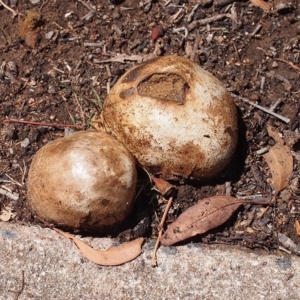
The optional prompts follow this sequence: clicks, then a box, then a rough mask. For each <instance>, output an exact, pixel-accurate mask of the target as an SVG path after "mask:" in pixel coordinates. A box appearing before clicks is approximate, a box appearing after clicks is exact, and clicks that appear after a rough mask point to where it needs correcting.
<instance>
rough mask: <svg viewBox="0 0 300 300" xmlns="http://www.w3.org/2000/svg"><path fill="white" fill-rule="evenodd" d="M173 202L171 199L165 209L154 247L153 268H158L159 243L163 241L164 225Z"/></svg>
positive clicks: (171, 198)
mask: <svg viewBox="0 0 300 300" xmlns="http://www.w3.org/2000/svg"><path fill="white" fill-rule="evenodd" d="M172 201H173V197H170V199H169V201H168V203H167V206H166V208H165V211H164V214H163V216H162V218H161V221H160V223H159V227H160V228H159V232H158V237H157V240H156V243H155V247H154V250H153V253H152V260H151V266H152V267H156V266H157V261H156V252H157V249H158V247H159V243H160V240H161V237H162V233H163V225H164V223H165V220H166V217H167V214H168V211H169V209H170V207H171V204H172Z"/></svg>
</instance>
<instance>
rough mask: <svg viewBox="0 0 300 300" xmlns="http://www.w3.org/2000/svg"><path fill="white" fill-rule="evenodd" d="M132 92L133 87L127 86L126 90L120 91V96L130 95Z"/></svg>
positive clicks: (123, 97)
mask: <svg viewBox="0 0 300 300" xmlns="http://www.w3.org/2000/svg"><path fill="white" fill-rule="evenodd" d="M133 94H134V88H129V89H127V90H124V91H122V92H121V93H120V95H119V96H120V98H122V99H125V98H127V97H130V96H132V95H133Z"/></svg>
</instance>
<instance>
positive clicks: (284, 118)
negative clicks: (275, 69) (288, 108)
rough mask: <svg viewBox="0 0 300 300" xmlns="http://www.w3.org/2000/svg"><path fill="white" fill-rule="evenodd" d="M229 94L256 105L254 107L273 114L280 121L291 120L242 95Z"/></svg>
mask: <svg viewBox="0 0 300 300" xmlns="http://www.w3.org/2000/svg"><path fill="white" fill-rule="evenodd" d="M231 95H232V96H233V97H235V98H237V99H239V100H242V101H243V102H246V103H248V104H250V105H252V106H254V107H256V108H258V109H260V110H262V111H263V112H265V113H268V114H270V115H272V116H274V117H276V118H278V119H280V120H281V121H283V122H285V123H289V122H290V121H291V120H290V119H289V118H287V117H284V116H282V115H279V114H277V113H275V112H274V111H272V110H270V109H267V108H264V107H262V106H260V105H258V104H256V103H254V102H252V101H250V100H248V99H246V98H244V97H241V96H237V95H235V94H231Z"/></svg>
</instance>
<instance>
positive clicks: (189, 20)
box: [187, 3, 200, 23]
mask: <svg viewBox="0 0 300 300" xmlns="http://www.w3.org/2000/svg"><path fill="white" fill-rule="evenodd" d="M199 6H200V3H198V4H196V5H195V6H194V7H193V9H192V11H191V12H190V14H189V15H188V18H187V22H188V23H191V22H192V21H193V18H194V15H195V13H196V10H197V9H198V7H199Z"/></svg>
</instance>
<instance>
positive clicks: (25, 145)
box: [20, 138, 30, 148]
mask: <svg viewBox="0 0 300 300" xmlns="http://www.w3.org/2000/svg"><path fill="white" fill-rule="evenodd" d="M29 144H30V140H29V138H25V139H24V140H23V141H21V143H20V145H21V147H22V148H26V147H27V146H28V145H29Z"/></svg>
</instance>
